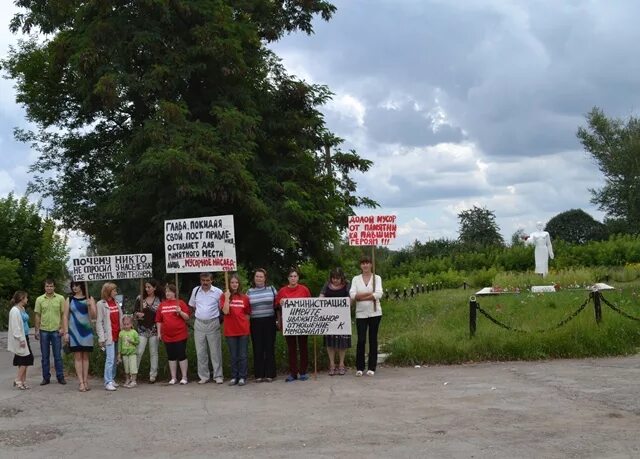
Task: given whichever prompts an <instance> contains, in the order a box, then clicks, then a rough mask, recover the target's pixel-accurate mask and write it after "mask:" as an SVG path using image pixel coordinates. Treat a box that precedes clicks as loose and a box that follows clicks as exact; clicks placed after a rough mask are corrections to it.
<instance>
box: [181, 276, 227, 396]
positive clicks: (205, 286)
mask: <svg viewBox="0 0 640 459" xmlns="http://www.w3.org/2000/svg"><path fill="white" fill-rule="evenodd" d="M212 280H213V279H212V276H211V273H201V274H200V286H199V287H196V288H194V289H193V291H192V292H191V298H190V299H189V306H190V307H191V308H194V309H195V317H196V320H195V324H194V326H193V330H194V338H195V344H196V355H197V357H198V376H199V377H200V381H198V384H205V383H207V382H209V380H210V379H211V371H210V369H209V356H211V365H212V366H213V380H214V381H215V382H216V384H222V383H223V377H222V341H221V333H220V328H221V327H220V297H222V293H223V292H222V290H220V289H219V288H218V287H215V286H213V285H211V283H212ZM207 346H208V349H209V355H207Z"/></svg>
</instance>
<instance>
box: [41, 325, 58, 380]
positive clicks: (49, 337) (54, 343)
mask: <svg viewBox="0 0 640 459" xmlns="http://www.w3.org/2000/svg"><path fill="white" fill-rule="evenodd" d="M50 346H51V347H52V348H53V362H54V363H55V366H56V378H58V381H60V380H62V379H64V368H63V366H62V337H61V336H60V332H58V330H56V331H44V330H40V352H42V379H44V380H45V381H49V380H50V379H51V361H50V360H49V347H50Z"/></svg>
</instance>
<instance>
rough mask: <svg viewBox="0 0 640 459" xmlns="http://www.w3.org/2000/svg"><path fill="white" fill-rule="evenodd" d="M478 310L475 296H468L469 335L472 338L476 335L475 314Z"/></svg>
mask: <svg viewBox="0 0 640 459" xmlns="http://www.w3.org/2000/svg"><path fill="white" fill-rule="evenodd" d="M477 312H478V302H477V301H476V297H475V296H471V297H469V335H470V337H471V338H473V337H474V336H475V335H476V316H477Z"/></svg>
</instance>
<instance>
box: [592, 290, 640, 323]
mask: <svg viewBox="0 0 640 459" xmlns="http://www.w3.org/2000/svg"><path fill="white" fill-rule="evenodd" d="M600 299H601V300H602V302H603V303H604V304H606V305H607V306H609V307H610V308H611V309H613V310H614V311H615V312H617V313H618V314H620V315H621V316H623V317H626V318H627V319H631V320H637V321H638V322H640V318H638V317H634V316H632V315H630V314H627V313H626V312H624V311H623V310H622V309H620V308H619V307H617V306H615V305H614V304H612V303H609V301H608V300H607V299H606V298H605V297H604V296H602V295H600Z"/></svg>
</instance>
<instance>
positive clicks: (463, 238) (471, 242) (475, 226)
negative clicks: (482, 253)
mask: <svg viewBox="0 0 640 459" xmlns="http://www.w3.org/2000/svg"><path fill="white" fill-rule="evenodd" d="M458 221H459V222H460V229H459V230H458V240H459V241H460V242H461V243H462V244H464V245H466V246H468V247H488V246H496V245H500V246H501V245H504V239H503V238H502V235H501V234H500V227H499V226H498V224H497V223H496V215H495V214H494V213H493V211H491V210H488V209H487V208H486V207H478V206H473V207H472V208H471V209H467V210H463V211H462V212H460V213H459V214H458Z"/></svg>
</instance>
